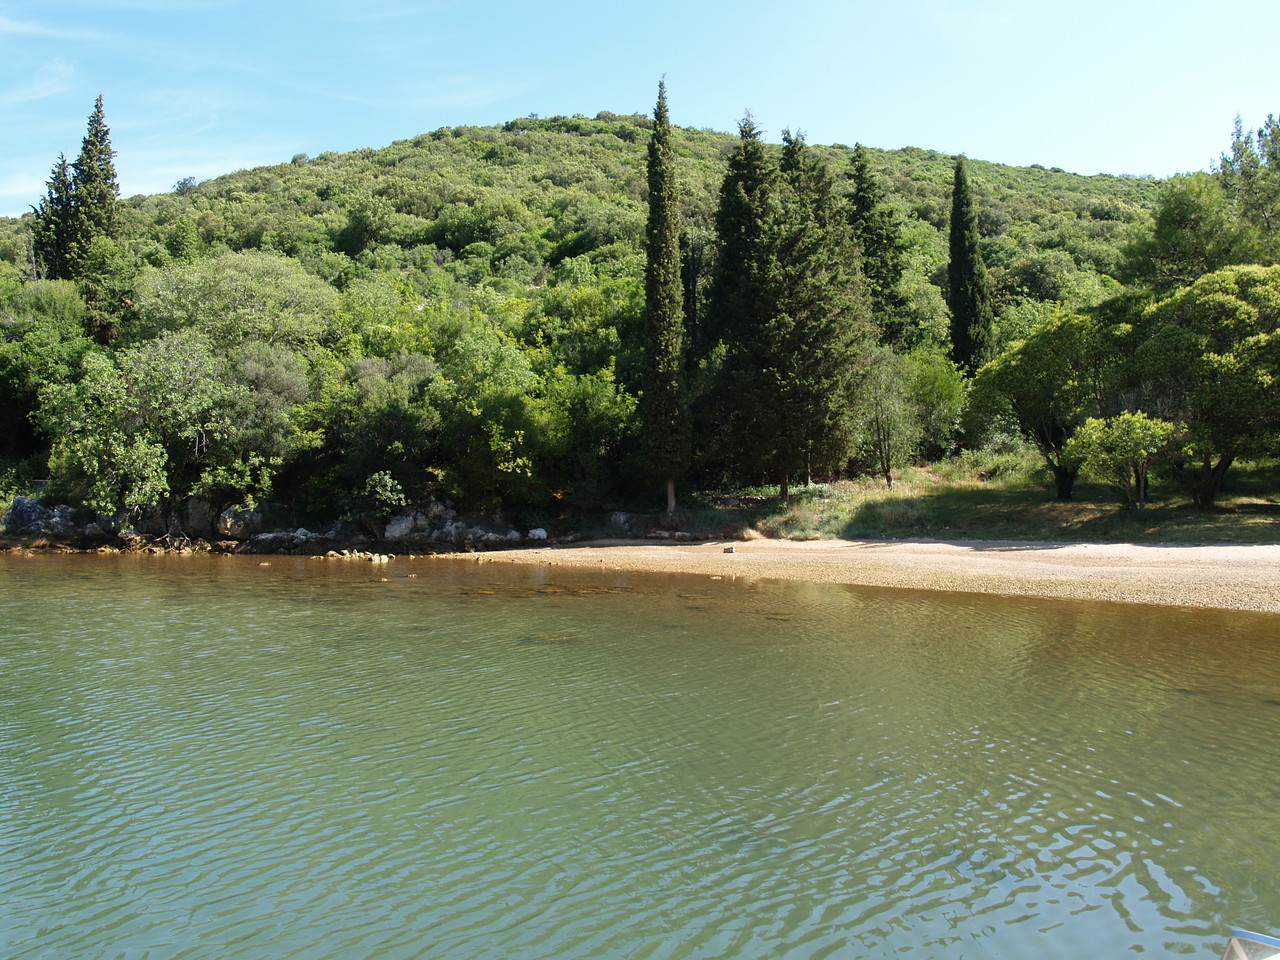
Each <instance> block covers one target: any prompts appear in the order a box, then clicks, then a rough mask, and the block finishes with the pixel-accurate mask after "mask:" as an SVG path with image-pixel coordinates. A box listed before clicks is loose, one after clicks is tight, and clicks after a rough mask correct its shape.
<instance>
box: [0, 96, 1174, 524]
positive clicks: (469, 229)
mask: <svg viewBox="0 0 1280 960" xmlns="http://www.w3.org/2000/svg"><path fill="white" fill-rule="evenodd" d="M653 126H654V120H653V119H651V118H649V117H645V116H618V115H614V114H608V113H602V114H599V115H597V116H596V117H595V118H586V117H550V118H539V117H536V116H530V117H527V118H522V119H518V120H512V121H510V122H508V123H505V124H503V125H501V126H495V127H452V128H450V127H446V128H442V129H439V130H436V131H433V132H431V133H427V134H423V135H421V136H417V137H414V138H413V139H409V140H402V141H397V142H395V143H393V144H391V145H390V146H387V147H384V148H381V149H365V150H357V151H354V152H350V153H341V154H340V153H324V154H321V155H319V156H317V157H307V156H305V155H299V156H297V157H294V158H293V159H292V160H291V161H290V162H288V163H281V164H278V165H275V166H268V167H259V168H256V169H252V170H245V171H239V172H236V173H229V174H227V175H224V176H221V177H217V178H215V179H211V180H207V181H203V182H195V181H194V180H192V179H188V180H185V181H183V182H180V183H179V184H177V185H175V188H174V190H173V191H172V192H170V193H164V194H157V195H153V196H135V197H131V198H128V199H124V200H120V201H118V202H111V203H108V202H107V201H106V200H104V201H103V203H104V204H106V206H104V207H103V210H104V211H106V212H104V213H103V215H102V217H103V219H102V222H101V223H100V224H98V225H95V226H92V229H91V230H90V232H89V233H88V234H84V236H87V237H89V238H90V239H88V240H81V241H76V242H77V243H79V246H76V245H75V244H74V243H73V244H71V246H69V247H68V248H67V249H66V250H64V251H62V252H61V254H60V253H59V250H58V247H57V243H55V242H53V241H52V240H50V237H51V236H53V235H52V234H49V233H48V231H50V230H54V231H55V232H56V229H60V228H59V227H58V223H59V220H58V216H59V214H58V210H59V209H60V208H59V203H60V200H59V197H62V198H64V199H65V198H66V197H67V196H68V195H69V194H70V193H71V192H72V191H73V190H74V191H75V195H76V196H78V197H80V196H83V197H88V196H89V195H90V193H91V188H92V189H99V187H95V186H94V184H93V183H91V182H90V180H91V179H92V177H91V175H90V174H91V172H92V170H93V169H94V167H93V164H94V163H97V164H98V165H99V166H98V169H99V172H98V174H95V175H94V176H98V178H99V180H100V181H101V182H102V183H106V184H108V185H110V186H113V185H114V169H113V168H112V167H111V163H110V158H111V157H112V156H114V154H113V153H112V152H111V148H110V144H109V141H108V140H107V138H106V126H105V120H104V119H103V117H102V109H101V101H99V104H98V107H97V111H96V113H95V116H94V117H91V121H90V130H89V134H88V136H87V137H86V140H85V147H84V150H83V151H82V153H81V157H80V159H78V160H77V162H76V164H70V163H63V164H62V166H61V168H59V167H58V166H57V165H55V167H54V173H53V175H52V177H51V180H50V193H49V196H48V197H47V198H46V199H45V201H43V202H42V208H44V210H43V212H44V216H43V219H42V218H41V217H40V216H37V215H34V214H28V215H26V216H24V217H22V218H19V219H5V220H2V221H0V312H2V314H3V315H2V316H0V320H3V323H4V329H3V336H0V392H2V394H3V396H0V400H3V404H0V406H2V407H3V410H4V413H3V414H2V416H3V417H4V419H5V424H4V430H3V433H0V461H3V463H0V467H4V468H5V469H7V470H8V471H9V473H8V476H9V477H10V478H11V479H10V481H9V483H10V486H11V488H12V486H13V484H15V483H17V484H20V482H21V479H22V477H24V476H35V477H43V476H49V477H51V478H52V479H53V480H54V481H55V485H54V489H61V490H62V491H63V495H64V496H67V497H70V498H72V499H78V500H79V501H81V502H84V503H86V504H88V505H90V506H92V507H94V508H95V509H98V510H102V511H104V512H110V511H112V510H122V509H123V510H132V511H136V510H138V509H140V508H142V507H144V506H146V505H148V504H155V503H172V502H176V501H178V500H181V499H182V498H184V497H186V496H190V495H193V494H197V493H199V494H200V495H202V496H207V497H209V498H212V499H215V500H219V501H223V502H235V501H236V499H238V498H243V497H246V496H259V497H262V496H271V497H275V498H277V499H283V500H287V501H288V502H289V503H291V504H293V505H294V506H296V507H297V509H298V510H299V512H300V515H303V514H305V512H306V511H307V510H309V509H310V510H324V509H328V510H343V511H348V512H358V511H360V510H365V509H373V508H378V509H386V508H390V507H393V506H395V505H397V504H400V503H403V502H406V501H414V502H421V501H422V500H424V499H425V498H428V497H431V496H437V495H451V496H454V497H455V498H459V499H461V500H463V501H465V502H468V503H472V504H475V505H477V506H485V505H490V506H491V505H495V504H505V505H507V506H509V507H512V508H513V509H523V508H525V507H528V508H529V509H535V511H536V505H538V504H545V503H547V502H550V501H552V500H555V501H561V500H565V501H578V502H582V503H595V502H601V501H602V500H604V499H610V498H615V499H616V498H617V497H618V496H622V497H624V498H625V496H627V495H628V492H629V491H630V492H631V493H634V492H635V491H636V490H637V489H639V486H638V484H639V481H638V480H636V479H635V478H636V477H638V476H639V475H640V474H642V473H643V469H642V466H643V465H642V464H641V463H640V462H639V461H638V460H637V459H636V458H637V457H638V456H639V454H638V453H637V452H636V451H635V450H634V449H633V441H634V438H635V431H636V425H635V404H636V398H637V396H638V395H639V394H640V392H641V390H640V385H641V379H642V375H641V367H642V354H643V349H642V344H641V342H640V341H641V337H640V332H639V331H640V324H639V320H640V317H641V314H642V311H643V308H644V299H645V298H644V287H643V276H644V267H645V224H646V217H647V215H648V202H647V199H648V187H647V183H646V151H647V148H648V144H649V141H650V137H651V131H652V129H653ZM95 131H96V132H95ZM95 138H98V139H99V140H100V141H101V142H97V143H95ZM672 142H673V145H674V148H675V155H676V182H677V187H678V190H677V192H678V205H679V208H680V218H681V222H682V224H683V227H684V237H683V244H684V271H685V288H686V304H685V307H686V316H687V320H688V323H689V325H690V334H689V335H690V338H691V340H692V342H693V343H694V345H695V346H697V345H698V344H697V339H698V335H699V333H698V327H697V325H698V323H699V322H700V317H701V313H702V311H703V309H704V301H705V300H707V298H708V293H707V291H708V288H709V286H710V284H711V281H712V274H713V268H714V260H715V253H716V249H717V244H716V235H715V219H716V211H717V206H718V204H719V194H720V188H721V183H722V181H723V180H724V178H725V175H726V169H727V164H728V159H729V157H730V155H731V154H732V153H733V152H734V151H735V149H737V148H738V146H739V143H740V138H739V137H738V136H736V135H731V134H726V133H717V132H713V131H707V130H693V129H687V128H679V127H675V128H672ZM91 148H92V149H91ZM765 150H766V153H767V154H769V155H770V156H772V157H773V158H774V159H773V161H771V162H773V163H776V162H777V158H778V157H779V155H780V153H781V151H782V148H781V147H778V146H767V147H766V148H765ZM85 151H90V153H91V154H92V156H90V158H89V160H86V153H85ZM808 153H809V154H811V155H812V156H813V157H815V158H816V159H817V160H819V161H822V162H823V164H824V165H825V167H826V168H827V170H828V171H829V173H830V175H831V177H832V182H833V183H834V189H835V191H836V193H837V194H838V195H844V194H850V193H851V192H852V191H853V189H854V188H853V185H852V184H853V179H852V173H853V164H852V160H853V158H854V154H855V150H854V149H853V148H851V147H847V146H843V145H831V146H813V147H812V148H809V149H808ZM863 155H864V157H866V158H867V159H868V160H869V166H870V168H871V171H872V173H873V174H874V176H875V179H876V180H877V181H878V188H877V189H878V190H880V191H881V193H882V195H883V201H884V204H883V206H884V207H885V209H886V211H889V212H886V213H885V214H884V215H885V216H890V218H891V219H892V220H894V221H895V225H894V231H895V232H894V236H895V239H894V241H893V244H894V256H895V257H900V259H901V275H900V277H899V278H897V279H895V281H894V284H895V289H894V291H893V295H894V297H895V298H897V299H896V301H895V306H894V307H893V318H892V334H891V335H890V334H889V333H887V332H886V331H888V330H889V327H888V326H886V325H885V323H883V322H882V321H881V319H880V318H879V317H877V318H876V323H879V324H880V325H881V335H880V339H881V341H882V342H883V344H884V345H885V346H886V348H891V349H892V350H893V351H894V352H895V355H901V356H906V355H907V354H911V355H912V356H913V357H914V358H915V359H914V360H913V363H915V364H916V368H915V369H917V372H919V371H920V370H923V369H926V368H928V369H934V372H935V374H936V375H937V377H942V379H943V380H947V379H948V377H950V378H951V379H950V380H948V382H949V383H952V386H955V384H956V383H958V381H956V380H955V377H956V375H957V374H956V372H955V371H954V370H952V371H951V373H949V374H946V375H944V374H943V373H939V372H938V370H939V369H940V368H939V367H938V364H942V365H943V366H946V363H947V360H946V358H947V357H948V355H949V352H950V349H951V348H950V344H949V331H948V324H949V323H950V311H949V309H948V307H947V304H946V298H945V292H944V291H945V287H946V282H947V263H948V259H949V255H948V246H947V243H948V221H949V219H950V216H951V209H952V207H951V204H952V200H951V194H952V177H953V168H954V166H955V158H953V157H951V156H947V155H943V154H939V153H935V152H932V151H928V150H923V149H918V148H904V149H901V150H896V151H883V150H868V151H865V152H864V154H863ZM94 157H96V158H97V159H94ZM104 158H105V159H104ZM90 161H92V162H90ZM85 170H89V171H90V173H84V171H85ZM968 171H969V179H970V183H971V186H972V191H973V196H974V200H975V209H976V213H977V224H978V231H979V234H980V244H981V250H982V255H983V257H984V258H985V264H986V269H987V271H988V273H989V277H990V288H991V303H992V306H993V309H994V317H995V325H994V333H993V335H992V336H993V341H992V345H991V347H992V351H993V355H994V353H998V352H999V350H1000V349H1002V348H1003V347H1004V346H1006V345H1008V344H1009V343H1011V342H1013V341H1015V340H1016V339H1019V338H1022V337H1024V336H1026V335H1027V334H1028V333H1029V332H1030V331H1032V330H1034V329H1036V328H1038V327H1039V326H1041V325H1042V324H1044V323H1045V322H1047V321H1048V320H1050V319H1051V318H1052V317H1054V316H1055V315H1058V314H1060V313H1064V312H1070V311H1077V310H1080V309H1084V308H1088V307H1091V306H1094V305H1096V304H1099V303H1101V302H1103V301H1105V300H1107V299H1109V298H1112V297H1114V296H1115V295H1116V294H1117V293H1118V292H1120V290H1121V285H1120V282H1119V278H1120V277H1121V276H1122V274H1123V272H1124V269H1123V268H1124V256H1125V255H1124V251H1125V250H1126V249H1127V248H1128V247H1131V246H1132V245H1133V244H1134V243H1135V242H1137V241H1139V240H1141V238H1142V237H1143V236H1145V235H1147V234H1148V233H1149V232H1150V222H1151V217H1150V211H1151V210H1152V208H1153V207H1154V205H1155V203H1156V201H1157V197H1158V196H1159V194H1160V191H1161V186H1162V184H1161V183H1160V182H1159V181H1156V180H1152V179H1143V178H1134V177H1117V176H1079V175H1074V174H1070V173H1066V172H1064V171H1062V170H1059V169H1056V168H1045V167H1040V166H1033V167H1029V168H1018V167H1009V166H1003V165H1000V164H995V163H988V162H983V161H980V160H970V161H968ZM77 177H84V178H85V182H84V183H77V181H76V178H77ZM108 193H109V191H107V192H106V193H102V194H101V195H102V196H104V197H106V196H107V195H108ZM108 208H109V209H108ZM66 209H67V210H68V211H72V210H73V209H75V210H78V209H80V207H79V206H77V204H71V203H68V204H67V205H66ZM85 209H88V207H87V206H85ZM75 215H76V216H80V215H81V214H80V213H76V214H75ZM842 215H843V214H842ZM86 229H88V228H86ZM41 231H45V233H42V232H41ZM42 238H43V239H42ZM42 243H43V244H44V246H43V247H41V246H40V245H41V244H42ZM36 248H40V249H43V250H44V253H43V255H42V256H43V258H44V259H43V260H42V259H41V257H40V256H35V255H33V250H34V249H36ZM57 256H62V258H63V259H62V262H61V266H60V267H59V265H58V263H56V262H55V259H56V257H57ZM855 256H856V255H855ZM55 268H57V269H55ZM59 270H61V271H62V272H59ZM59 277H65V278H66V279H57V278H59ZM859 282H860V281H859ZM42 325H43V326H42ZM37 330H39V331H40V333H39V335H38V336H37V335H36V331H37ZM873 339H874V337H873ZM701 346H703V347H706V348H707V350H708V351H709V352H704V353H703V354H701V355H697V356H691V359H690V363H691V365H694V364H696V365H697V366H698V370H692V369H691V377H692V381H691V385H690V390H691V391H693V392H694V393H696V392H697V391H698V390H699V389H703V388H705V387H706V385H707V383H708V382H709V381H708V380H706V379H705V377H706V376H710V373H708V371H710V372H711V373H714V368H715V365H716V363H718V362H719V361H718V360H717V357H718V356H719V355H718V354H716V353H715V351H714V349H711V348H712V347H713V346H714V344H711V343H709V342H708V343H704V344H702V345H701ZM179 355H181V356H182V357H184V358H185V359H184V363H185V364H186V365H185V367H183V369H182V370H178V369H176V368H174V369H170V368H167V367H166V364H171V362H172V358H173V357H175V356H179ZM866 356H870V354H867V355H866ZM922 358H923V359H922ZM931 364H932V365H933V366H932V367H931V366H930V365H931ZM699 370H700V371H701V372H702V373H701V375H704V379H703V380H702V381H700V380H699V379H698V377H699V375H700V374H699V372H698V371H699ZM139 371H141V372H139ZM135 374H136V375H137V377H140V378H141V379H139V380H138V381H137V382H136V383H134V382H128V381H129V377H130V376H134V375H135ZM148 378H150V379H148ZM166 378H168V379H169V381H170V383H175V382H184V383H186V384H187V386H186V387H184V388H183V389H184V390H185V401H186V402H187V406H183V405H182V404H179V403H177V401H176V400H175V399H174V398H173V397H172V396H168V395H166V396H160V395H156V396H152V397H145V396H142V394H144V393H145V392H146V390H148V389H151V387H148V386H147V384H152V385H154V384H160V383H163V382H164V381H165V380H166ZM184 378H185V379H184ZM926 379H928V377H926ZM935 379H936V377H935ZM155 389H160V388H159V387H156V388H155ZM947 389H948V390H950V389H952V387H947ZM113 390H114V391H116V393H115V394H112V391H113ZM201 391H203V392H201ZM107 394H112V395H115V396H120V397H125V398H127V399H128V403H131V404H133V405H134V407H133V408H132V409H130V410H126V409H124V407H122V406H120V404H119V403H117V404H116V407H115V408H114V409H111V408H110V406H111V405H109V404H107V405H104V404H97V405H95V403H96V401H95V400H94V397H97V396H100V395H101V396H105V395H107ZM695 399H696V398H695ZM851 402H852V401H851ZM922 402H923V401H922ZM928 402H929V403H933V401H928ZM121 403H124V401H121ZM948 403H950V404H951V405H950V406H947V405H946V403H943V402H942V401H941V400H939V401H938V403H937V409H938V410H943V414H944V415H939V416H937V417H934V418H933V420H934V421H936V422H933V423H932V426H926V427H924V428H922V429H923V434H922V436H921V438H920V441H919V444H918V445H917V447H916V455H919V456H930V455H933V456H936V455H938V453H939V452H940V451H941V450H944V449H946V448H947V447H948V446H949V444H950V443H951V439H950V438H951V437H953V436H954V430H955V427H956V413H955V403H954V402H952V401H948ZM166 404H169V405H170V407H171V409H165V405H166ZM90 413H93V414H94V415H95V416H100V417H101V419H100V421H97V422H89V421H88V420H86V417H88V416H89V414H90ZM696 415H697V414H696V411H695V416H696ZM113 417H114V418H115V419H113ZM193 418H194V419H195V420H199V421H200V423H201V424H202V426H201V431H202V432H201V434H200V436H199V437H197V438H194V439H193V437H191V436H189V435H188V432H184V431H186V428H185V427H184V426H183V424H184V423H186V422H190V421H192V420H193ZM200 418H203V419H202V420H201V419H200ZM925 419H926V420H928V419H929V418H928V417H926V418H925ZM140 425H145V427H146V429H147V430H154V431H155V432H154V433H149V434H147V435H146V436H147V438H146V441H145V443H144V442H143V440H142V439H139V437H140V434H139V432H138V431H139V429H140ZM705 426H706V425H705V424H703V425H702V427H705ZM166 431H167V432H166ZM126 441H128V443H129V444H134V446H129V447H128V449H127V450H125V449H124V448H123V447H122V446H121V444H124V443H126ZM850 442H852V439H850ZM126 445H127V444H126ZM851 449H852V448H851ZM726 463H727V461H717V460H716V458H715V456H710V455H708V456H700V455H699V452H698V451H695V458H694V461H693V463H692V466H691V469H692V470H693V471H694V474H695V475H697V476H699V477H701V478H703V479H704V480H706V479H708V478H713V477H715V476H726V475H727V474H726V473H725V472H724V471H725V470H728V469H729V467H727V466H726ZM5 464H8V466H4V465H5ZM104 464H111V466H110V468H109V469H108V468H107V467H106V466H104ZM95 471H96V472H95ZM13 478H17V479H13ZM59 484H60V485H61V486H60V487H59Z"/></svg>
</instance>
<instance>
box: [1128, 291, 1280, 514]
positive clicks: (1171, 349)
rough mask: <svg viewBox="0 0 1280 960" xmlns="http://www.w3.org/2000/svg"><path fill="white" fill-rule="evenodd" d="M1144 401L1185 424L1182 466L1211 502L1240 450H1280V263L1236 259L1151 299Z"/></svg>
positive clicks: (1140, 370) (1143, 324)
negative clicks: (1248, 263)
mask: <svg viewBox="0 0 1280 960" xmlns="http://www.w3.org/2000/svg"><path fill="white" fill-rule="evenodd" d="M1134 333H1135V338H1136V339H1137V341H1138V343H1139V345H1138V347H1137V348H1136V350H1135V352H1134V360H1133V367H1132V370H1131V373H1130V375H1131V383H1132V385H1133V389H1134V391H1135V393H1136V394H1137V397H1138V402H1139V403H1141V405H1142V407H1143V409H1146V410H1149V411H1150V412H1151V413H1152V414H1153V415H1154V416H1156V417H1158V418H1160V419H1163V420H1167V421H1170V422H1173V423H1178V424H1180V425H1181V426H1182V429H1183V431H1184V434H1183V436H1182V437H1180V440H1182V441H1184V442H1185V446H1186V448H1187V450H1188V451H1189V452H1188V454H1187V456H1186V458H1185V460H1183V461H1182V462H1181V463H1180V464H1179V463H1178V462H1177V461H1175V463H1174V466H1175V470H1176V471H1177V472H1178V473H1179V474H1180V475H1181V476H1182V478H1183V480H1184V481H1185V483H1186V485H1187V488H1188V489H1189V491H1190V493H1191V496H1192V499H1193V500H1194V501H1195V502H1196V504H1198V505H1199V506H1202V507H1208V506H1212V505H1213V503H1214V501H1215V500H1216V499H1217V498H1218V495H1219V493H1220V492H1221V490H1222V480H1223V476H1224V475H1225V474H1226V472H1227V470H1228V469H1229V468H1230V467H1231V465H1232V463H1234V462H1235V461H1236V459H1238V458H1240V457H1246V456H1273V455H1275V454H1276V453H1277V452H1280V390H1277V388H1276V384H1277V383H1280V266H1275V267H1261V266H1242V267H1228V268H1227V269H1225V270H1219V271H1216V272H1214V273H1210V274H1207V275H1206V276H1203V277H1201V278H1200V279H1199V280H1197V281H1196V282H1195V283H1193V284H1192V285H1191V286H1189V287H1184V288H1183V289H1181V290H1179V291H1178V292H1177V293H1175V294H1174V295H1173V296H1171V297H1169V298H1168V299H1166V300H1163V301H1161V302H1159V303H1156V304H1154V305H1153V306H1151V307H1149V308H1148V309H1147V310H1146V312H1145V313H1144V314H1143V315H1142V317H1141V318H1140V319H1139V321H1138V323H1137V324H1136V329H1135V331H1134Z"/></svg>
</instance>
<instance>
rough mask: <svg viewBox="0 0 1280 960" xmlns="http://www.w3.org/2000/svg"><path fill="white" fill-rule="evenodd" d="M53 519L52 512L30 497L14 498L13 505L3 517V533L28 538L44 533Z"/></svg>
mask: <svg viewBox="0 0 1280 960" xmlns="http://www.w3.org/2000/svg"><path fill="white" fill-rule="evenodd" d="M51 519H53V511H52V510H50V509H49V508H48V507H45V506H41V504H40V501H38V500H34V499H32V498H31V497H14V498H13V503H12V504H11V505H10V506H9V510H8V512H7V513H5V515H4V530H5V533H9V534H13V535H14V536H29V535H31V534H36V533H45V532H46V524H48V522H49V521H50V520H51Z"/></svg>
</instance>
